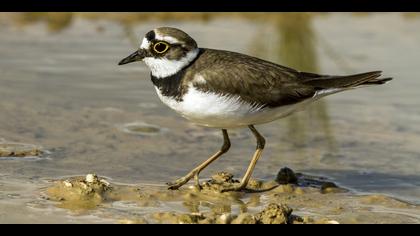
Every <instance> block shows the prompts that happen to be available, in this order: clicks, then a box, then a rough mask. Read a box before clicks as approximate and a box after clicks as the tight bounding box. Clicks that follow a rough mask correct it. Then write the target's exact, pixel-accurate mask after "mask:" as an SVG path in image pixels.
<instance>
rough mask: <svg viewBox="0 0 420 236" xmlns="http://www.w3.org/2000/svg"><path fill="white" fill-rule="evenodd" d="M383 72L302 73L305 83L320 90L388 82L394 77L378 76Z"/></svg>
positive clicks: (344, 88)
mask: <svg viewBox="0 0 420 236" xmlns="http://www.w3.org/2000/svg"><path fill="white" fill-rule="evenodd" d="M381 73H382V71H372V72H366V73H361V74H354V75H346V76H330V75H317V74H313V73H306V72H301V75H302V77H303V78H304V83H305V84H307V85H311V86H313V87H315V88H317V89H318V90H329V89H342V90H347V89H352V88H358V87H361V86H365V85H379V84H385V83H386V82H388V81H390V80H392V78H378V77H380V76H381Z"/></svg>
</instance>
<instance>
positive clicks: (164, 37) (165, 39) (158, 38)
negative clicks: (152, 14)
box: [155, 33, 181, 44]
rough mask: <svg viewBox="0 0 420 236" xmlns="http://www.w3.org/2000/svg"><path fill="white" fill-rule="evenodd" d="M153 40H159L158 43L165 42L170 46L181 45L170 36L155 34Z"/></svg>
mask: <svg viewBox="0 0 420 236" xmlns="http://www.w3.org/2000/svg"><path fill="white" fill-rule="evenodd" d="M155 39H157V40H160V41H166V42H168V43H171V44H176V43H181V42H180V41H179V40H178V39H176V38H174V37H172V36H162V35H160V34H159V33H156V36H155Z"/></svg>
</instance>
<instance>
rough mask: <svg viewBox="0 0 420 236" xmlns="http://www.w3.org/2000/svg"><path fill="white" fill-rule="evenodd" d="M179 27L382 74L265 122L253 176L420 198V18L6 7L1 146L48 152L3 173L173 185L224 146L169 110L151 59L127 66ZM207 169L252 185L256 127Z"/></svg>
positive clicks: (9, 161)
mask: <svg viewBox="0 0 420 236" xmlns="http://www.w3.org/2000/svg"><path fill="white" fill-rule="evenodd" d="M160 26H171V27H177V28H180V29H182V30H184V31H186V32H187V33H188V34H190V35H191V36H192V37H193V38H194V39H195V40H196V41H197V42H198V44H199V46H200V47H208V48H217V49H225V50H230V51H236V52H241V53H246V54H250V55H253V56H257V57H260V58H263V59H266V60H270V61H273V62H276V63H280V64H282V65H285V66H289V67H293V68H295V69H298V70H302V71H309V72H315V73H323V74H350V73H359V72H366V71H371V70H382V71H383V72H384V75H385V76H387V77H388V76H389V77H394V80H393V81H392V82H391V83H389V84H387V85H384V86H378V87H372V88H364V89H359V90H353V91H348V92H344V93H340V94H337V95H333V96H331V97H328V98H325V99H323V100H320V101H318V102H317V103H316V104H313V105H312V106H310V107H308V108H307V109H306V110H305V111H302V112H300V113H296V114H294V115H292V116H290V117H288V118H285V119H282V120H278V121H275V122H272V123H270V124H266V125H262V126H260V127H259V130H260V132H261V133H262V134H264V135H265V137H266V138H267V146H266V150H265V153H264V155H263V157H262V158H261V161H260V162H259V164H258V165H257V168H256V170H255V172H254V177H256V178H262V179H272V178H273V177H274V176H275V175H276V174H277V171H278V170H279V169H280V168H282V167H284V166H288V167H290V168H292V169H294V170H295V171H298V172H304V173H307V174H314V175H319V176H325V177H328V178H330V179H332V180H333V181H335V182H337V183H338V184H339V185H341V186H343V187H346V188H350V189H351V190H353V191H354V192H356V193H366V192H369V193H384V194H388V195H392V196H396V197H398V198H400V199H403V200H407V201H410V202H414V203H420V175H419V173H420V172H419V170H420V161H419V160H420V125H419V121H420V109H419V107H420V106H419V105H420V93H419V85H420V80H419V76H418V69H419V58H420V31H419V30H418V29H419V28H420V14H417V13H1V14H0V55H1V57H0V124H1V125H0V141H3V142H19V143H29V144H35V145H40V146H42V147H43V148H44V149H45V150H48V151H49V154H48V155H47V156H44V157H41V158H0V178H1V179H2V180H3V181H7V180H11V179H15V178H19V179H28V180H31V181H32V182H33V183H37V181H41V180H42V179H44V178H60V177H62V176H68V175H84V174H87V173H91V172H95V173H97V174H99V175H103V176H107V177H109V178H111V179H112V180H114V181H118V182H123V183H156V184H163V183H165V182H167V181H170V180H174V179H175V178H176V177H179V176H182V175H184V174H186V173H187V172H188V171H189V170H190V169H191V168H193V167H194V166H196V165H197V164H198V163H200V162H202V161H203V160H205V159H206V158H207V157H208V156H209V155H211V154H212V153H213V152H214V151H216V150H217V149H218V148H219V147H220V145H221V143H222V137H221V133H220V131H219V130H213V129H208V128H202V127H198V126H195V125H193V124H190V123H188V122H187V121H186V120H184V119H183V118H181V117H180V116H179V115H177V114H176V113H175V112H173V111H171V110H170V109H169V108H167V107H166V106H165V105H163V104H162V103H161V102H160V101H159V99H158V97H157V96H156V94H155V90H154V88H153V85H152V83H151V81H150V78H149V73H150V72H149V71H148V69H147V68H146V66H145V65H144V64H142V63H133V64H130V65H127V66H124V67H119V66H117V63H118V61H119V60H120V59H122V58H124V57H125V56H127V55H129V54H130V53H131V52H132V51H133V50H135V49H136V48H137V47H138V46H139V43H140V41H141V39H142V37H143V35H144V34H145V33H147V32H148V31H149V30H151V29H154V28H156V27H160ZM231 139H232V144H233V146H232V149H231V151H230V152H229V153H228V154H227V155H225V156H224V157H222V158H221V159H220V160H218V161H217V162H215V163H214V164H213V165H211V166H210V167H209V168H208V169H206V170H205V171H204V172H203V173H202V176H203V177H208V176H210V175H211V174H212V173H215V172H218V171H222V170H224V171H229V172H232V173H234V174H235V176H237V177H240V176H242V174H243V173H244V171H245V169H246V167H247V165H248V162H249V161H250V158H251V155H252V153H253V151H254V139H253V137H252V135H250V133H249V131H248V130H247V129H238V130H232V131H231Z"/></svg>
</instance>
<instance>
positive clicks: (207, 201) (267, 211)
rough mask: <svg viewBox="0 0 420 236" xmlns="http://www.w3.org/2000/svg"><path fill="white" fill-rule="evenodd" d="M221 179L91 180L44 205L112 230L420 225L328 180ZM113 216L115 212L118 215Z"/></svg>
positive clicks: (393, 207) (401, 205) (394, 207)
mask: <svg viewBox="0 0 420 236" xmlns="http://www.w3.org/2000/svg"><path fill="white" fill-rule="evenodd" d="M236 182H237V180H236V179H234V178H233V175H231V174H229V173H226V172H222V173H218V174H215V175H213V176H212V178H211V179H210V180H208V181H205V182H203V183H202V186H203V188H202V190H201V191H200V190H198V189H196V188H195V187H193V186H186V187H183V188H181V189H180V190H176V191H172V190H167V188H166V187H165V186H152V185H139V186H132V185H124V184H118V183H112V182H111V183H110V181H109V180H106V179H104V178H102V177H98V176H97V175H94V174H89V175H87V176H83V177H72V178H67V179H63V180H57V181H54V183H53V184H52V186H50V187H48V188H47V189H45V192H44V193H45V195H46V199H48V200H50V201H53V202H55V204H56V206H57V207H59V208H63V209H67V210H70V212H77V213H78V214H81V215H86V214H92V212H96V213H97V212H100V215H101V216H102V217H105V218H114V219H115V222H116V223H142V224H144V223H171V224H313V223H315V224H337V223H420V220H419V219H420V217H419V215H418V214H417V213H416V212H418V211H419V210H420V208H419V207H418V206H416V205H411V204H409V203H405V202H402V201H399V200H396V199H393V198H390V197H387V196H383V195H366V196H360V195H354V194H352V193H351V192H350V191H348V190H346V189H343V188H340V187H338V186H337V185H336V184H335V183H333V182H330V181H327V180H325V178H320V177H315V176H307V175H304V174H299V173H294V172H293V171H292V170H290V169H288V168H283V169H282V170H281V171H280V172H279V174H278V175H277V178H276V179H275V180H271V181H261V180H256V179H252V180H251V181H250V184H249V185H248V186H247V189H246V190H245V191H242V192H223V193H222V192H221V191H220V190H221V189H222V188H224V187H226V186H230V185H231V184H234V183H236ZM115 208H117V209H118V211H116V209H115Z"/></svg>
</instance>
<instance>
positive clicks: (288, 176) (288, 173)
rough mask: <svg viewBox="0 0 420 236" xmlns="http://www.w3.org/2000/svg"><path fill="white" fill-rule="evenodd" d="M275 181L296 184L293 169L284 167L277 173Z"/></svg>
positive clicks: (296, 180)
mask: <svg viewBox="0 0 420 236" xmlns="http://www.w3.org/2000/svg"><path fill="white" fill-rule="evenodd" d="M276 181H277V183H279V184H297V182H298V179H297V177H296V174H295V172H293V170H291V169H290V168H288V167H284V168H282V169H281V170H280V171H279V173H278V174H277V177H276Z"/></svg>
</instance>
